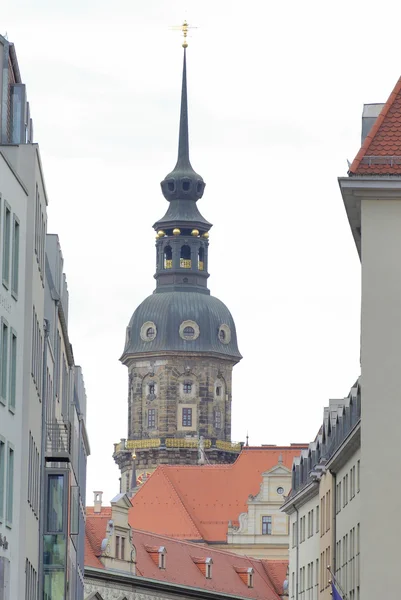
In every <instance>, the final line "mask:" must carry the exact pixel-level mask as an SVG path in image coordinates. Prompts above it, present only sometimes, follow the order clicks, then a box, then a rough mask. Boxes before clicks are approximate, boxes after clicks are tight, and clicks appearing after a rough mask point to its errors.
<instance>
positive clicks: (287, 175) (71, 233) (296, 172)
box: [0, 0, 400, 503]
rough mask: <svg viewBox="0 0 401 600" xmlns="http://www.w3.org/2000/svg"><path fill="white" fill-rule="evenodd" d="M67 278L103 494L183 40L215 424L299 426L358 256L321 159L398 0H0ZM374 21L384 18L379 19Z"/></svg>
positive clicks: (394, 29)
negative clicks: (205, 257) (214, 371)
mask: <svg viewBox="0 0 401 600" xmlns="http://www.w3.org/2000/svg"><path fill="white" fill-rule="evenodd" d="M1 13H2V23H1V24H0V33H2V34H4V33H6V32H7V34H8V38H9V40H10V41H13V42H14V43H15V46H16V50H17V56H18V60H19V64H20V69H21V74H22V78H23V81H24V82H25V83H26V84H27V90H28V98H29V101H30V103H31V112H32V115H33V119H34V131H35V141H37V142H39V144H40V148H41V155H42V161H43V164H44V169H45V178H46V183H47V190H48V193H49V198H50V203H49V212H48V214H49V228H48V230H49V232H52V233H53V232H56V233H58V234H59V236H60V241H61V245H62V249H63V254H64V259H65V271H66V273H67V278H68V284H69V291H70V321H69V331H70V338H71V341H72V344H73V349H74V355H75V360H76V362H77V364H80V365H81V366H82V368H83V372H84V377H85V383H86V390H87V395H88V415H87V424H88V431H89V436H90V444H91V451H92V455H91V457H90V458H89V461H88V494H89V495H88V503H91V502H92V495H91V492H92V490H94V489H102V490H104V492H105V495H104V499H105V500H106V501H108V500H110V499H111V498H112V497H113V496H114V495H115V494H116V493H117V492H118V491H119V490H118V477H119V471H118V468H117V466H116V465H115V463H114V461H113V459H112V451H113V442H118V441H119V439H120V438H121V437H126V435H127V381H128V379H127V372H126V368H125V367H124V366H122V365H121V363H120V362H119V360H118V359H119V357H120V355H121V353H122V350H123V346H124V339H125V328H126V326H127V324H128V321H129V319H130V317H131V315H132V313H133V311H134V310H135V308H136V307H137V305H138V304H139V303H140V302H142V300H143V299H144V298H145V297H146V296H147V295H149V294H151V293H152V291H153V289H154V279H153V274H154V267H155V248H154V232H153V229H152V228H151V225H152V224H153V223H154V222H155V221H156V220H157V219H158V218H160V217H161V216H163V214H164V212H165V211H166V209H167V202H166V200H165V199H164V198H163V196H162V194H161V191H160V185H159V183H160V181H161V180H162V179H163V178H164V176H165V175H166V174H167V173H168V172H169V171H170V170H171V169H172V168H173V166H174V164H175V160H176V153H177V138H178V117H179V97H180V84H181V67H182V48H181V46H180V39H179V34H178V33H175V32H172V31H169V29H168V27H169V25H174V24H179V23H181V22H182V20H183V19H184V18H187V20H188V22H189V23H190V24H191V23H192V24H194V25H197V26H198V27H199V29H197V30H194V32H193V34H192V37H191V39H190V40H189V43H190V45H189V49H188V93H189V119H190V145H191V161H192V164H193V166H194V168H195V170H197V171H198V172H199V173H200V174H201V175H202V176H203V177H204V179H205V181H206V183H207V187H206V191H205V195H204V197H203V198H202V199H201V200H200V201H199V203H198V206H199V209H200V211H201V213H202V214H203V215H204V216H205V218H206V219H208V220H209V221H211V222H212V223H214V227H213V229H212V231H211V236H210V254H209V257H210V258H209V262H210V265H209V267H210V272H211V277H210V279H209V287H210V289H211V291H212V293H213V295H215V296H217V297H218V298H220V299H221V300H223V301H224V302H225V303H226V304H227V305H228V307H229V309H230V310H231V312H232V314H233V316H234V318H235V321H236V325H237V334H238V340H239V347H240V351H241V352H242V354H243V357H244V358H243V360H242V361H241V363H240V364H239V365H237V367H235V370H234V380H233V432H232V438H233V440H237V441H240V440H245V436H246V433H247V431H249V441H250V443H251V444H253V445H257V444H261V443H276V444H288V443H290V442H309V441H310V440H311V439H313V437H314V436H315V434H316V432H317V430H318V427H319V426H320V423H321V419H322V410H323V406H324V405H325V404H327V402H328V399H329V398H340V397H344V396H345V395H346V394H347V393H348V391H349V389H350V387H351V385H352V384H353V383H354V381H355V380H356V378H357V376H358V374H359V319H360V266H359V260H358V256H357V252H356V249H355V246H354V241H353V238H352V235H351V231H350V229H349V225H348V221H347V218H346V213H345V210H344V206H343V202H342V198H341V194H340V191H339V188H338V183H337V177H338V176H342V175H345V174H346V171H347V162H346V159H347V158H348V159H349V160H352V159H353V157H354V156H355V154H356V152H357V151H358V149H359V146H360V130H361V113H362V105H363V103H364V102H382V101H385V100H386V99H387V97H388V95H389V94H390V92H391V90H392V88H393V86H394V85H395V83H396V81H397V79H398V77H399V75H400V70H399V69H400V67H399V58H398V57H399V16H400V9H399V3H398V2H395V1H394V2H391V1H390V2H387V3H386V15H387V17H388V18H387V17H386V16H385V15H384V14H383V12H382V10H381V8H380V6H378V4H377V2H375V3H373V2H366V1H360V0H353V1H352V2H350V1H349V0H347V1H343V0H337V1H336V2H334V3H327V2H322V1H321V0H320V1H310V0H305V1H304V2H299V1H294V0H287V1H286V2H266V1H265V0H259V1H256V0H248V1H247V2H241V3H239V2H233V1H232V0H231V1H228V0H219V1H216V0H215V1H213V2H212V1H211V0H202V1H201V0H197V1H196V2H195V1H194V0H193V1H192V2H189V1H188V0H187V1H184V0H170V1H168V2H167V1H163V0H148V1H142V2H138V1H133V0H113V2H110V1H107V2H106V1H105V0H86V1H82V0H69V1H68V2H62V3H61V2H55V1H54V0H35V1H34V2H32V1H28V0H26V1H24V0H3V1H2V10H1ZM382 21H385V24H383V23H382Z"/></svg>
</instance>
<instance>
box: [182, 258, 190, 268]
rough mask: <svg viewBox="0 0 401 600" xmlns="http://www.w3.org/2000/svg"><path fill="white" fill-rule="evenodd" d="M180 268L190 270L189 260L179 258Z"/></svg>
mask: <svg viewBox="0 0 401 600" xmlns="http://www.w3.org/2000/svg"><path fill="white" fill-rule="evenodd" d="M180 267H181V268H182V269H190V268H191V260H190V259H189V260H187V259H186V258H180Z"/></svg>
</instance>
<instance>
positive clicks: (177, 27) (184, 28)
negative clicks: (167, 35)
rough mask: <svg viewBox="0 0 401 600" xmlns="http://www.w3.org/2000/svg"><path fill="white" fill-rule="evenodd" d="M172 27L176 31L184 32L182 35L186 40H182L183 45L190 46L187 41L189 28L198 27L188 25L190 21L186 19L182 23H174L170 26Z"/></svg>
mask: <svg viewBox="0 0 401 600" xmlns="http://www.w3.org/2000/svg"><path fill="white" fill-rule="evenodd" d="M170 29H173V30H174V31H181V32H182V35H183V37H184V41H183V42H182V47H183V48H188V42H187V36H188V30H189V29H197V27H193V26H192V25H188V23H187V22H186V21H184V22H183V24H182V25H173V26H172V27H170Z"/></svg>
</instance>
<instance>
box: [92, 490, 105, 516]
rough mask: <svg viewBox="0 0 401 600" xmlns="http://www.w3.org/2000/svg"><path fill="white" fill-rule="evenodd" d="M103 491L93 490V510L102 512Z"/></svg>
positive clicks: (97, 512)
mask: <svg viewBox="0 0 401 600" xmlns="http://www.w3.org/2000/svg"><path fill="white" fill-rule="evenodd" d="M102 496H103V492H93V512H94V513H96V514H99V513H101V512H102Z"/></svg>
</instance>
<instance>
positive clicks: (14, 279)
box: [11, 215, 20, 298]
mask: <svg viewBox="0 0 401 600" xmlns="http://www.w3.org/2000/svg"><path fill="white" fill-rule="evenodd" d="M19 238H20V235H19V222H18V219H17V217H16V216H15V215H14V217H13V258H12V268H11V293H12V294H13V296H14V298H17V296H18V274H19Z"/></svg>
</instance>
